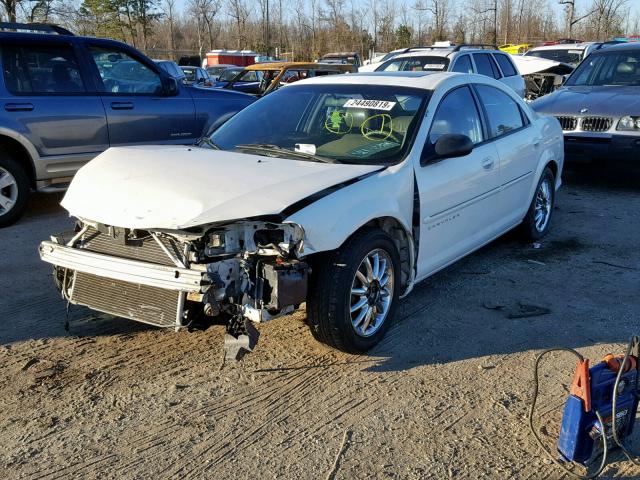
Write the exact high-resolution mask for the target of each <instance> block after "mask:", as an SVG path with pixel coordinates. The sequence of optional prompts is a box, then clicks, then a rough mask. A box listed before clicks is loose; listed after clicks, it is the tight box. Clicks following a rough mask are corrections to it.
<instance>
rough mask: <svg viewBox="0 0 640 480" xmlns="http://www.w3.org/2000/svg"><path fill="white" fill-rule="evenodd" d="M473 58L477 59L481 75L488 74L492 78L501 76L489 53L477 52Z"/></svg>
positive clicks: (477, 66)
mask: <svg viewBox="0 0 640 480" xmlns="http://www.w3.org/2000/svg"><path fill="white" fill-rule="evenodd" d="M473 59H474V60H475V61H476V68H477V69H478V73H479V74H480V75H486V76H487V77H491V78H500V72H499V71H498V67H497V66H496V63H495V62H494V61H493V59H492V58H491V55H489V54H488V53H476V54H474V55H473Z"/></svg>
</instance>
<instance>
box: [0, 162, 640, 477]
mask: <svg viewBox="0 0 640 480" xmlns="http://www.w3.org/2000/svg"><path fill="white" fill-rule="evenodd" d="M565 182H566V184H565V186H564V187H563V189H562V190H561V193H560V194H559V197H558V208H557V210H556V212H555V218H554V220H553V224H552V232H551V234H550V235H549V236H548V238H546V239H545V241H544V242H542V244H541V245H540V246H539V248H534V246H533V245H529V244H522V243H520V242H518V240H517V239H516V238H515V237H514V236H513V235H506V236H504V237H503V238H501V239H499V240H497V241H495V242H493V243H492V244H490V245H489V246H487V247H485V248H483V249H482V250H480V251H479V252H477V253H475V254H473V255H471V256H470V257H467V258H466V259H464V260H462V261H461V262H459V263H457V264H456V265H454V266H452V267H450V268H448V269H446V270H445V271H443V272H441V273H439V274H437V275H436V276H434V277H432V278H431V279H429V280H427V281H426V282H424V283H422V284H420V285H419V286H417V287H416V288H415V290H414V291H413V293H412V294H411V295H410V296H409V297H407V298H406V299H405V300H404V302H403V304H402V307H401V309H400V317H401V318H400V320H399V321H398V322H397V324H395V325H394V326H393V327H392V328H391V329H390V331H389V333H388V334H387V336H386V338H385V340H384V341H383V342H382V344H381V345H379V346H378V347H377V348H376V349H375V350H374V351H372V352H371V354H370V355H367V356H353V355H346V354H342V353H340V352H335V351H330V350H327V349H326V348H324V347H323V346H321V345H319V344H317V343H316V342H315V341H314V340H313V339H312V337H311V334H310V333H309V331H308V330H307V327H306V325H305V324H304V317H305V313H304V311H302V312H300V313H299V314H297V315H294V316H291V317H287V318H284V319H280V320H276V321H274V322H272V323H269V324H266V325H263V326H261V327H260V330H261V340H260V344H259V346H258V349H257V350H256V351H255V352H254V353H253V354H251V355H249V356H247V357H245V359H243V360H242V361H241V362H238V363H233V364H227V365H225V366H224V367H223V366H222V361H221V360H222V336H223V328H222V327H221V326H214V327H211V328H209V329H207V330H206V331H201V332H195V333H187V332H181V333H174V332H173V331H169V330H160V329H156V328H152V327H148V326H145V325H141V324H136V323H134V322H130V321H127V320H121V319H111V318H106V317H104V316H100V315H96V314H94V313H92V312H90V311H89V310H86V309H83V308H79V307H72V308H71V310H70V313H69V318H70V320H71V325H70V331H69V332H68V333H67V332H66V331H65V329H64V322H65V308H66V305H65V303H64V302H63V301H62V300H61V299H60V297H59V296H58V295H57V293H56V291H55V289H54V286H53V283H52V279H51V276H50V269H49V268H48V266H47V265H45V264H43V263H42V262H40V261H39V259H38V256H37V253H36V246H37V244H38V242H39V241H40V240H41V239H45V238H47V237H48V236H49V234H51V233H54V232H58V231H61V230H63V229H65V228H66V227H67V226H69V225H70V220H69V219H68V218H67V216H66V215H65V213H64V211H63V210H62V209H61V208H60V207H59V206H58V205H57V202H58V201H59V199H60V197H56V196H44V195H40V196H35V197H34V198H33V200H32V202H31V206H30V210H29V214H28V216H27V217H26V218H24V219H23V220H22V221H21V222H20V223H18V224H16V225H14V226H12V227H10V228H6V229H3V230H0V245H2V253H1V256H0V268H1V271H2V275H1V277H0V292H1V293H0V318H1V319H2V322H3V328H2V331H1V332H0V405H2V414H1V415H0V472H4V474H3V475H2V477H3V478H34V479H35V478H38V479H41V478H101V479H104V478H118V479H121V478H150V477H156V478H184V479H187V478H296V479H298V478H310V479H311V478H324V477H326V476H327V474H328V473H329V472H330V471H331V470H332V468H333V467H334V460H336V461H337V463H336V465H335V468H334V472H333V473H334V474H335V478H340V479H347V478H349V479H353V478H355V479H359V478H402V479H405V478H407V479H422V478H438V479H440V478H474V479H475V478H518V479H527V478H533V479H542V478H561V475H560V474H559V471H558V470H557V469H556V467H555V466H553V465H550V462H549V461H548V460H545V457H543V456H542V455H541V453H540V451H539V450H538V448H537V446H536V444H535V442H534V441H533V438H532V437H531V434H530V433H529V431H528V429H527V427H526V414H527V410H528V402H529V401H530V393H531V383H532V382H531V378H532V372H531V369H532V364H533V361H534V358H535V356H536V354H537V353H538V352H539V351H540V350H541V349H544V348H548V347H552V346H561V345H562V346H570V347H574V348H577V349H579V350H580V351H581V352H583V353H584V354H585V355H586V356H588V357H590V358H591V359H593V360H597V359H599V358H601V357H602V356H603V355H604V354H605V353H608V352H621V351H622V349H623V346H624V343H625V342H626V341H627V339H628V337H629V336H630V335H632V334H633V333H640V322H639V321H638V316H639V315H638V313H639V312H640V298H639V296H638V287H639V286H640V258H639V257H640V255H639V253H638V245H639V241H638V238H640V208H639V207H640V188H638V187H634V185H637V184H638V183H636V182H629V181H628V182H627V185H621V184H620V182H619V181H615V180H611V179H610V180H605V179H603V178H601V175H599V174H597V173H596V174H590V175H584V174H581V175H576V174H573V175H570V176H567V177H566V178H565ZM520 303H523V304H529V305H536V306H540V307H544V308H547V309H549V310H550V313H549V314H547V315H541V316H536V317H531V318H523V319H510V318H508V316H509V313H510V312H512V311H514V310H516V309H518V307H519V304H520ZM488 307H491V308H488ZM498 307H499V308H498ZM573 368H574V360H573V358H570V357H568V356H563V355H558V356H556V357H553V358H551V359H549V361H547V362H545V363H544V365H543V369H544V372H545V374H544V376H543V385H542V392H541V398H540V409H539V412H540V419H539V420H538V424H544V425H545V426H546V428H545V429H543V432H544V434H543V438H545V441H546V443H547V444H548V445H549V447H550V448H553V443H554V441H555V438H556V435H557V431H558V422H559V420H560V413H561V407H562V403H563V400H564V398H565V397H566V395H567V389H568V384H569V383H570V380H571V377H572V374H573ZM639 436H640V434H639ZM343 441H344V443H343ZM635 445H636V448H640V439H638V440H637V441H636V442H635ZM341 446H342V448H341ZM339 452H340V453H339ZM338 453H339V455H338ZM606 477H615V478H640V468H638V467H635V466H633V465H632V464H630V463H629V462H625V461H622V458H621V457H620V455H618V454H614V455H613V457H612V465H611V466H610V467H609V468H608V469H607V470H606V471H605V478H606Z"/></svg>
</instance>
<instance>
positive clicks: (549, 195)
mask: <svg viewBox="0 0 640 480" xmlns="http://www.w3.org/2000/svg"><path fill="white" fill-rule="evenodd" d="M555 182H556V181H555V176H554V175H553V172H552V171H551V169H550V168H549V167H546V168H545V169H544V171H543V172H542V175H541V176H540V180H539V181H538V185H537V187H536V191H535V193H534V195H533V200H531V205H529V210H528V211H527V215H526V216H525V217H524V220H523V221H522V225H521V226H520V232H521V234H522V236H523V237H524V239H525V240H529V241H536V240H540V239H541V238H542V237H544V236H545V235H546V234H547V232H548V231H549V224H550V223H551V216H552V214H553V207H554V206H555V200H556V194H555V184H556V183H555Z"/></svg>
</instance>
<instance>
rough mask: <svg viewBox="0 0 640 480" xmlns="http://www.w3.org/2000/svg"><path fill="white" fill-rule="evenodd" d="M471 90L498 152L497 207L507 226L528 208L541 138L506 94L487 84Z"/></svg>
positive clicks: (516, 103)
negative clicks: (475, 95) (498, 183)
mask: <svg viewBox="0 0 640 480" xmlns="http://www.w3.org/2000/svg"><path fill="white" fill-rule="evenodd" d="M474 88H475V90H476V92H477V94H478V98H479V100H480V105H481V106H482V109H483V110H484V114H485V117H486V123H487V125H488V127H489V135H490V138H491V139H492V140H493V143H494V144H495V146H496V148H497V150H498V157H499V159H500V176H501V192H500V202H499V203H498V205H496V208H497V209H498V211H499V212H500V215H501V217H502V223H503V225H502V226H503V227H506V226H507V225H509V224H513V223H514V222H517V221H519V220H520V219H522V217H523V216H524V211H526V209H527V207H528V206H529V202H530V200H531V199H530V198H529V195H530V192H531V187H532V185H531V183H532V182H533V181H534V173H535V170H536V166H537V163H538V157H539V155H540V142H541V140H542V139H541V138H538V137H537V136H536V133H535V131H534V128H533V126H532V125H531V121H530V120H529V118H528V116H527V114H526V113H525V111H524V110H523V108H521V106H520V105H519V104H518V102H517V101H516V100H515V99H513V98H512V97H511V96H510V95H508V94H507V93H506V92H503V91H502V90H500V89H498V88H496V87H493V86H490V85H482V84H476V85H474Z"/></svg>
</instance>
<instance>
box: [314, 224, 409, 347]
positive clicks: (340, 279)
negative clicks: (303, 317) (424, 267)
mask: <svg viewBox="0 0 640 480" xmlns="http://www.w3.org/2000/svg"><path fill="white" fill-rule="evenodd" d="M310 280H311V282H310V288H309V296H308V300H307V317H308V323H309V327H310V328H311V333H312V334H313V336H314V337H315V338H316V340H318V341H320V342H322V343H324V344H326V345H329V346H330V347H333V348H336V349H338V350H342V351H344V352H348V353H362V352H366V351H367V350H369V349H371V348H373V347H374V346H375V345H376V344H377V343H378V342H380V340H382V337H384V334H385V332H386V331H387V329H388V328H389V326H390V324H391V323H392V322H393V320H394V317H395V312H396V306H397V303H398V296H399V292H400V287H401V286H400V256H399V254H398V250H397V248H396V246H395V244H394V243H393V240H392V239H391V238H390V237H389V235H387V234H386V233H385V232H383V231H382V230H377V229H366V230H362V231H360V232H358V233H356V234H355V235H354V236H353V237H351V238H350V239H349V240H347V241H346V242H345V243H344V245H342V246H341V247H340V248H339V249H338V250H335V251H333V252H330V253H328V254H325V255H323V256H322V258H319V259H318V261H317V262H315V265H314V267H313V274H312V276H311V279H310Z"/></svg>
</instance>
